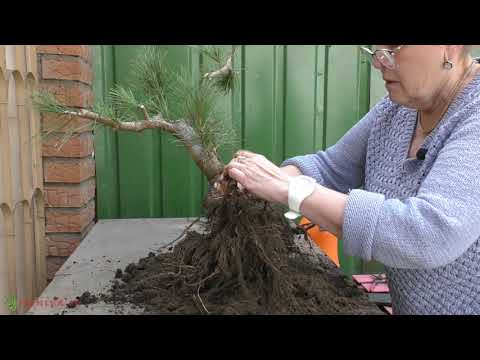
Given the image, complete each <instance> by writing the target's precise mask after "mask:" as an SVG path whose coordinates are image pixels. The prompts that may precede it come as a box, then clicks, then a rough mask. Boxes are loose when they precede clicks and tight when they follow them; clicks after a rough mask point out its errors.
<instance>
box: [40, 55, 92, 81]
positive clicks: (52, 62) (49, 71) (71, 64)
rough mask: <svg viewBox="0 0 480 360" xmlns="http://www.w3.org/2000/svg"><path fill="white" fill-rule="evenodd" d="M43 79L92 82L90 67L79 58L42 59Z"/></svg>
mask: <svg viewBox="0 0 480 360" xmlns="http://www.w3.org/2000/svg"><path fill="white" fill-rule="evenodd" d="M42 77H43V79H58V80H77V81H81V82H83V83H85V84H88V85H91V84H92V77H93V72H92V67H91V66H90V65H89V64H87V63H86V62H84V61H83V60H81V59H80V58H72V57H66V56H64V57H60V58H54V59H51V58H44V59H42Z"/></svg>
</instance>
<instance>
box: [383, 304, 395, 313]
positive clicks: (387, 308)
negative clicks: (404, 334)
mask: <svg viewBox="0 0 480 360" xmlns="http://www.w3.org/2000/svg"><path fill="white" fill-rule="evenodd" d="M383 308H384V309H385V311H386V312H387V313H388V314H389V315H393V309H392V307H391V306H384V307H383Z"/></svg>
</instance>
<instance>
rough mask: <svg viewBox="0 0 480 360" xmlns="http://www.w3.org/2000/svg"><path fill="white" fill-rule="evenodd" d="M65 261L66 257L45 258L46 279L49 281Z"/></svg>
mask: <svg viewBox="0 0 480 360" xmlns="http://www.w3.org/2000/svg"><path fill="white" fill-rule="evenodd" d="M66 260H67V258H66V257H51V256H47V279H48V280H51V279H53V277H54V276H55V273H57V272H58V270H60V268H61V267H62V265H63V264H64V263H65V261H66Z"/></svg>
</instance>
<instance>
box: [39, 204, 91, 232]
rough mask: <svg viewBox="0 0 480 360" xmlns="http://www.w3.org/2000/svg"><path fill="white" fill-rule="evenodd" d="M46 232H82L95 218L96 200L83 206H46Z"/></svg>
mask: <svg viewBox="0 0 480 360" xmlns="http://www.w3.org/2000/svg"><path fill="white" fill-rule="evenodd" d="M45 218H46V232H47V233H68V232H82V231H83V230H85V228H86V227H87V226H88V225H90V223H91V222H92V221H93V219H94V218H95V201H94V200H92V201H90V202H89V203H88V204H87V205H86V206H84V207H82V208H64V209H61V208H46V209H45Z"/></svg>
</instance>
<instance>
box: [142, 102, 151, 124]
mask: <svg viewBox="0 0 480 360" xmlns="http://www.w3.org/2000/svg"><path fill="white" fill-rule="evenodd" d="M140 109H142V111H143V115H144V117H145V121H149V120H150V116H148V112H147V109H146V108H145V106H144V105H140Z"/></svg>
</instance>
